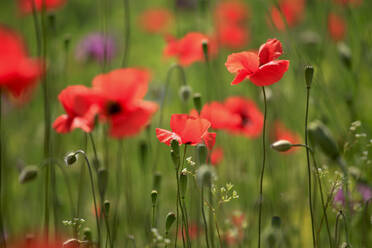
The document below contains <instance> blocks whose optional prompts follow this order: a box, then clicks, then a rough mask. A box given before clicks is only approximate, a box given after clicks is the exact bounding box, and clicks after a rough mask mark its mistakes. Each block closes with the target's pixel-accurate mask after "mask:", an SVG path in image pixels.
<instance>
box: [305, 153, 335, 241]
mask: <svg viewBox="0 0 372 248" xmlns="http://www.w3.org/2000/svg"><path fill="white" fill-rule="evenodd" d="M307 149H308V148H307ZM311 156H312V158H313V164H314V168H315V170H316V174H315V175H316V178H317V181H318V186H319V192H320V200H321V203H322V209H323V215H324V219H325V223H326V228H327V234H328V239H329V247H330V248H332V247H333V246H332V236H331V231H330V228H329V222H328V216H327V210H326V205H325V202H324V196H323V187H322V181H321V180H320V175H319V170H318V165H317V162H316V159H315V154H314V151H311Z"/></svg>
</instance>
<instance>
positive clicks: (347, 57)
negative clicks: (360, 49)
mask: <svg viewBox="0 0 372 248" xmlns="http://www.w3.org/2000/svg"><path fill="white" fill-rule="evenodd" d="M337 49H338V53H339V55H340V59H341V61H342V63H343V64H344V65H345V67H346V68H347V69H349V70H350V69H351V66H352V64H351V59H352V54H351V50H350V48H349V47H348V46H347V45H346V44H345V43H343V42H341V43H339V44H338V45H337Z"/></svg>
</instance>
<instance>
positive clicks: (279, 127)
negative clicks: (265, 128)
mask: <svg viewBox="0 0 372 248" xmlns="http://www.w3.org/2000/svg"><path fill="white" fill-rule="evenodd" d="M273 131H274V140H275V141H277V140H288V141H289V142H290V143H291V144H299V143H300V140H301V138H300V136H299V135H298V134H297V133H295V132H292V131H291V130H289V129H288V128H286V127H285V126H284V124H283V123H281V122H280V121H275V123H274V130H273ZM297 148H298V147H293V148H292V149H290V150H289V151H287V152H293V151H295V150H297Z"/></svg>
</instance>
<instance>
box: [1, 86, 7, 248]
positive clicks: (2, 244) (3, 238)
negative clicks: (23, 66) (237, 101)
mask: <svg viewBox="0 0 372 248" xmlns="http://www.w3.org/2000/svg"><path fill="white" fill-rule="evenodd" d="M2 102H3V98H2V94H1V91H0V235H1V236H0V239H1V240H0V247H1V248H5V247H6V237H5V230H4V220H3V218H4V217H3V205H2V204H3V190H4V189H3V185H2V183H3V180H2V176H3V159H4V158H3V139H4V135H3V127H2V117H3V115H2V114H3V111H2Z"/></svg>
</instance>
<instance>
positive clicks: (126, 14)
mask: <svg viewBox="0 0 372 248" xmlns="http://www.w3.org/2000/svg"><path fill="white" fill-rule="evenodd" d="M123 3H124V33H125V35H124V53H123V59H122V62H121V66H122V67H125V66H127V64H128V57H129V44H130V9H129V8H130V6H129V0H123Z"/></svg>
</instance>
